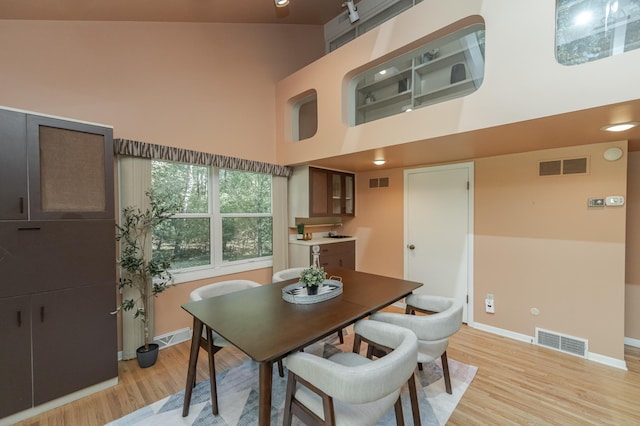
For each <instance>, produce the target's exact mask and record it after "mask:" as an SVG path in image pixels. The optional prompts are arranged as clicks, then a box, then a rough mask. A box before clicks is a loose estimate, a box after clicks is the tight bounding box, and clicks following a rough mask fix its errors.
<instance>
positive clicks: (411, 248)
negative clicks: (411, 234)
mask: <svg viewBox="0 0 640 426" xmlns="http://www.w3.org/2000/svg"><path fill="white" fill-rule="evenodd" d="M407 248H408V249H409V250H413V249H414V248H416V246H414V245H413V244H407Z"/></svg>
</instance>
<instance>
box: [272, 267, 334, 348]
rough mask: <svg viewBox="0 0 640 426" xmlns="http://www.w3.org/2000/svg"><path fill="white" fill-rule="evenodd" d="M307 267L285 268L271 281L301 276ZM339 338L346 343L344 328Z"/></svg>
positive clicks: (274, 275)
mask: <svg viewBox="0 0 640 426" xmlns="http://www.w3.org/2000/svg"><path fill="white" fill-rule="evenodd" d="M305 269H306V268H289V269H283V270H282V271H278V272H276V273H274V274H273V276H272V277H271V281H272V282H274V283H278V282H281V281H286V280H290V279H293V278H300V274H301V273H302V271H304V270H305ZM338 339H340V343H344V334H343V333H342V330H338Z"/></svg>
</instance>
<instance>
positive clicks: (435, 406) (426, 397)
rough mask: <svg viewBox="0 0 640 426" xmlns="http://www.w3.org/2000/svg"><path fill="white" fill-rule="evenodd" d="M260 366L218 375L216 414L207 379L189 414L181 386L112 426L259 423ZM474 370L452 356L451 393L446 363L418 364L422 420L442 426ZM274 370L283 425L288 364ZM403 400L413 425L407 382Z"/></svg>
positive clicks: (333, 348)
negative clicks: (282, 374) (446, 386)
mask: <svg viewBox="0 0 640 426" xmlns="http://www.w3.org/2000/svg"><path fill="white" fill-rule="evenodd" d="M352 341H353V340H352V336H345V343H344V345H340V344H339V342H337V339H335V338H333V337H332V338H330V339H327V340H325V341H321V342H318V343H315V344H313V345H311V346H309V347H307V348H305V352H308V353H314V354H316V355H322V356H323V357H329V356H331V355H333V354H334V353H336V352H338V351H340V350H343V351H344V350H345V349H346V350H348V348H349V347H350V342H352ZM363 347H364V345H363ZM258 368H259V366H258V364H257V363H256V362H253V361H251V360H248V361H245V362H244V363H242V364H240V365H239V366H237V367H234V368H231V369H229V370H227V371H224V372H222V373H219V374H218V376H217V380H218V402H219V407H220V413H219V415H217V416H214V415H213V414H212V413H211V394H210V392H209V381H208V380H207V381H202V382H200V383H198V384H197V385H196V387H195V388H194V390H193V394H192V397H191V406H190V409H189V416H188V417H182V404H183V402H184V391H183V392H178V393H176V394H174V395H171V396H169V397H167V398H164V399H162V400H160V401H158V402H156V403H153V404H151V405H148V406H146V407H144V408H141V409H139V410H137V411H135V412H133V413H131V414H128V415H127V416H125V417H122V418H120V419H118V420H116V421H114V422H111V423H109V424H108V425H109V426H131V425H136V426H138V425H139V426H142V425H150V426H151V425H152V426H163V425H167V426H169V425H171V426H173V425H194V426H195V425H198V426H201V425H202V426H204V425H214V426H234V425H236V426H253V425H256V424H257V423H258V422H257V415H258ZM476 371H477V368H476V367H473V366H470V365H466V364H463V363H460V362H457V361H455V360H453V359H449V372H450V374H451V385H452V388H453V394H452V395H449V394H447V393H446V392H445V389H444V380H443V376H442V367H441V364H440V362H439V360H438V361H437V362H434V363H430V364H425V365H424V368H423V370H422V371H420V370H418V369H416V374H417V380H418V382H419V384H420V386H419V387H418V400H419V403H420V416H421V420H422V424H423V425H434V426H435V425H444V424H445V423H446V422H447V420H448V419H449V417H450V416H451V413H453V410H455V408H456V405H457V404H458V402H459V401H460V398H461V397H462V395H463V394H464V392H465V391H466V390H467V387H468V386H469V383H471V381H472V380H473V377H474V376H475V374H476ZM273 374H274V375H273V385H272V386H273V388H272V396H271V404H272V405H271V424H272V425H281V424H282V415H283V406H284V398H285V391H286V385H287V379H286V368H285V377H280V376H278V369H277V368H276V366H275V365H274V373H273ZM420 387H421V389H420ZM402 404H403V412H404V417H405V423H406V424H412V423H413V421H412V419H411V416H412V414H411V403H410V401H409V394H408V389H407V385H405V387H404V389H403V390H402ZM293 423H294V425H298V424H300V423H299V422H298V421H297V419H296V418H295V417H294V422H293ZM395 424H396V421H395V414H394V412H393V410H390V411H389V413H388V414H387V416H386V417H384V418H383V419H382V420H381V421H380V422H379V423H378V425H395Z"/></svg>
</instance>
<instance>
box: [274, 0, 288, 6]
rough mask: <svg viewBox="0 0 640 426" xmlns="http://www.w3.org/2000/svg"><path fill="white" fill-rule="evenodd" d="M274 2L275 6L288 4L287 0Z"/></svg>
mask: <svg viewBox="0 0 640 426" xmlns="http://www.w3.org/2000/svg"><path fill="white" fill-rule="evenodd" d="M274 1H275V2H276V7H285V6H286V5H288V4H289V0H274Z"/></svg>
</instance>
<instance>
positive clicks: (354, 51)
mask: <svg viewBox="0 0 640 426" xmlns="http://www.w3.org/2000/svg"><path fill="white" fill-rule="evenodd" d="M554 16H555V2H539V1H527V0H511V1H504V0H466V1H455V2H451V1H449V2H446V1H441V0H424V1H422V2H421V3H419V4H418V5H416V6H414V7H413V8H412V9H411V10H410V11H408V12H405V13H402V14H400V15H398V16H397V17H395V18H393V19H391V20H389V21H387V22H385V23H384V24H382V25H380V26H379V27H376V28H374V29H373V30H371V31H369V32H367V33H366V34H364V35H362V36H360V37H358V38H357V39H355V40H354V41H352V42H350V43H348V44H346V45H344V46H342V47H340V48H339V49H337V50H335V51H334V52H331V54H329V55H326V56H324V57H322V58H320V59H318V60H317V61H315V62H314V63H313V64H310V65H309V66H307V67H305V68H303V69H301V70H299V71H297V72H296V73H293V74H292V75H290V76H287V77H286V78H284V79H283V80H282V81H280V82H279V83H278V86H277V99H276V103H277V105H279V106H280V107H279V108H278V109H277V114H278V116H277V133H276V137H277V156H278V161H279V162H281V163H284V164H298V163H303V162H305V161H313V160H315V159H320V158H326V157H330V156H334V155H339V154H346V153H353V152H359V151H364V150H369V149H377V148H381V147H386V146H391V145H397V144H403V143H408V142H415V141H421V140H431V139H432V143H430V144H428V145H427V146H428V148H429V149H433V150H436V151H437V150H442V149H443V148H442V147H440V146H439V145H438V143H439V141H438V137H440V136H445V135H454V134H461V133H464V132H470V131H473V130H477V129H483V128H490V127H494V126H500V125H504V124H508V123H515V122H520V121H525V120H531V119H536V118H540V117H545V116H551V115H556V114H562V113H566V112H571V111H577V110H582V109H588V108H591V107H594V106H600V105H606V104H613V103H616V102H623V101H627V100H635V99H638V98H640V85H630V84H624V82H630V81H635V79H636V74H637V68H638V63H640V50H634V51H629V52H626V53H625V54H624V55H617V56H613V57H610V58H606V59H605V60H601V61H594V62H591V63H588V64H583V65H580V66H564V65H560V64H558V63H557V61H556V59H555V56H554V52H555V49H554V46H555V20H554ZM469 17H471V18H472V20H474V21H482V20H484V22H485V24H486V52H485V64H486V66H485V77H484V81H483V83H482V85H481V87H480V88H479V89H478V90H477V91H476V92H474V93H473V94H471V95H468V96H465V97H463V98H459V99H454V100H449V101H447V102H442V103H439V104H435V105H430V106H429V107H427V108H419V109H416V110H414V111H412V112H411V113H410V114H398V115H394V116H391V117H387V118H384V119H381V120H376V121H372V122H369V123H365V124H361V125H358V126H350V125H349V111H350V110H351V109H352V108H350V107H349V105H350V102H351V101H350V99H349V96H350V95H349V93H351V92H350V90H349V84H350V82H351V79H352V78H353V76H355V75H357V74H358V73H359V72H361V71H363V70H364V69H367V68H370V67H373V66H376V65H378V64H380V63H383V62H384V61H386V60H389V59H390V58H393V57H395V56H397V55H399V54H401V53H404V52H407V51H409V50H411V49H412V48H414V47H418V45H420V44H424V43H425V42H427V41H430V40H432V39H433V38H434V36H433V34H434V33H437V31H439V30H441V29H443V28H446V27H449V28H451V29H450V30H449V31H453V30H454V29H455V28H459V27H460V26H461V24H459V22H460V21H461V20H464V19H468V18H469ZM363 64H366V65H363ZM605 75H606V76H607V81H609V82H612V84H594V82H598V81H602V76H605ZM311 89H315V90H316V91H317V93H318V123H319V128H318V132H317V133H316V135H315V136H314V137H311V138H309V139H306V140H304V141H299V142H293V141H292V138H291V131H290V129H291V114H290V113H289V111H290V108H289V107H288V106H287V102H288V101H289V100H290V99H292V98H295V97H296V96H297V95H299V94H301V93H304V92H307V91H309V90H311ZM629 114H630V112H629V111H624V110H618V111H616V113H615V114H612V115H616V116H615V117H613V116H612V117H610V122H617V121H626V120H631V119H633V117H631V116H629ZM604 124H606V123H598V125H599V126H602V125H604ZM510 142H511V141H509V140H507V141H496V142H495V143H503V144H505V145H506V144H509V143H510ZM541 142H542V141H541ZM534 149H535V148H534ZM462 155H466V157H465V158H469V159H472V158H474V157H475V153H474V152H473V150H472V149H471V148H467V149H465V150H463V151H461V152H460V153H459V155H458V158H461V156H462Z"/></svg>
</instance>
